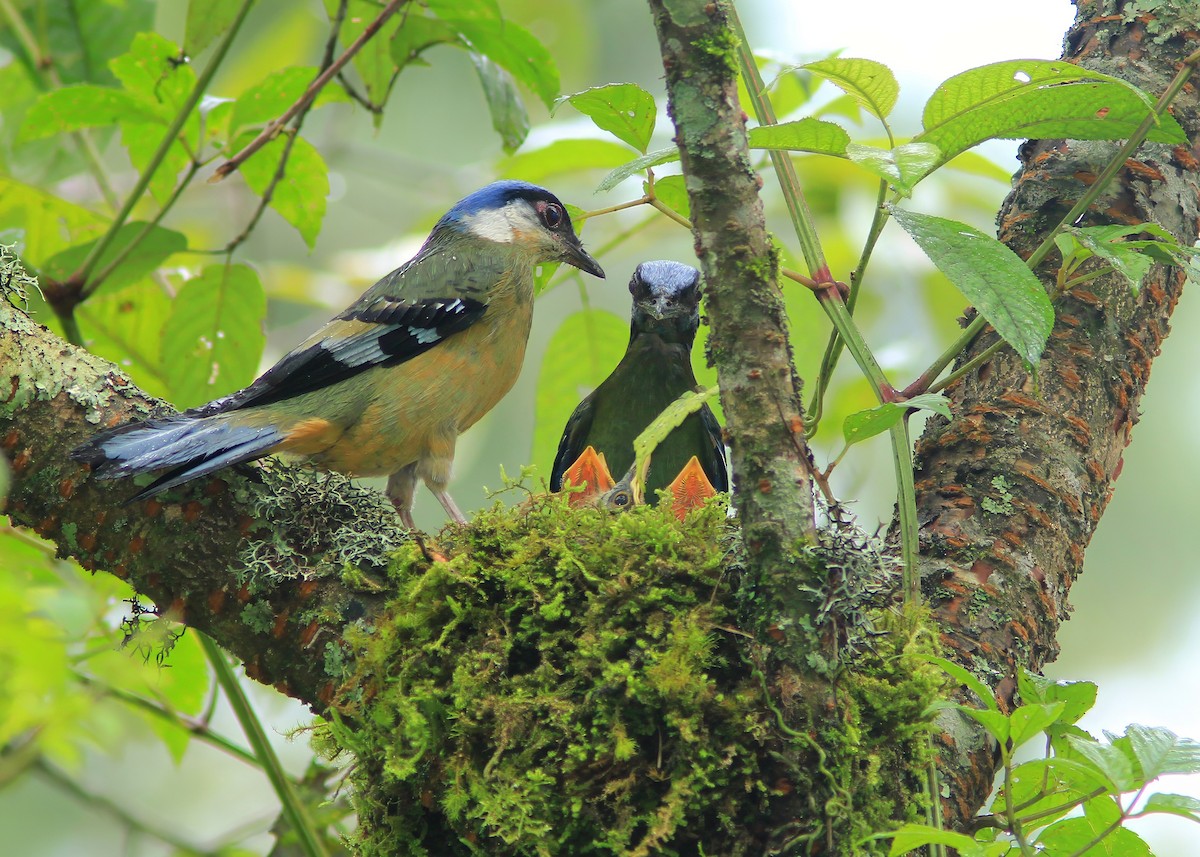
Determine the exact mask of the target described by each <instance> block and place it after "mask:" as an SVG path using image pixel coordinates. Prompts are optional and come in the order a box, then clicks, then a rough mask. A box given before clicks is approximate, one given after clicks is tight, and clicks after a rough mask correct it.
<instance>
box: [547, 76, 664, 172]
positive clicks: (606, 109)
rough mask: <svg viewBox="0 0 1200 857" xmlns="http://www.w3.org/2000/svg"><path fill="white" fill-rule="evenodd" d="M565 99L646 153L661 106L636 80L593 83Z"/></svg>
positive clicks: (621, 138)
mask: <svg viewBox="0 0 1200 857" xmlns="http://www.w3.org/2000/svg"><path fill="white" fill-rule="evenodd" d="M559 100H560V102H561V101H567V102H570V104H571V106H572V107H574V108H575V109H576V110H578V111H579V112H580V113H582V114H583V115H585V116H587V117H588V118H590V119H591V120H592V122H594V123H595V124H596V127H597V128H600V129H601V130H603V131H607V132H608V133H610V134H612V135H613V136H614V137H616V138H617V139H618V140H621V141H622V142H625V143H628V144H629V145H631V146H633V148H635V149H637V150H638V151H639V152H641V153H642V154H645V153H646V149H647V148H648V147H649V145H650V138H651V136H653V134H654V124H655V122H656V120H657V116H658V108H657V107H656V106H655V104H654V96H653V95H651V94H650V93H649V92H647V91H646V90H644V89H642V88H641V87H640V86H638V85H637V84H636V83H610V84H607V85H605V86H593V87H592V88H591V89H585V90H583V91H582V92H576V93H575V94H573V95H568V96H565V97H564V98H562V99H559Z"/></svg>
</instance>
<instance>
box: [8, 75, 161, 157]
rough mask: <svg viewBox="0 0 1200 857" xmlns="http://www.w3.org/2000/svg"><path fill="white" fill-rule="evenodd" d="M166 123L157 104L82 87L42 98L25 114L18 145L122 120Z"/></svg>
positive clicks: (113, 91)
mask: <svg viewBox="0 0 1200 857" xmlns="http://www.w3.org/2000/svg"><path fill="white" fill-rule="evenodd" d="M138 118H141V119H144V120H146V121H148V122H157V123H160V124H161V123H162V122H163V121H164V120H163V116H162V113H161V111H160V110H159V109H158V105H157V104H153V103H150V102H147V101H146V100H145V99H143V98H141V97H140V96H138V95H134V94H132V93H129V92H125V91H124V90H120V89H110V88H108V87H104V86H92V85H91V84H88V83H80V84H76V85H74V86H64V87H63V88H62V89H54V90H51V91H50V92H46V93H44V94H43V95H41V96H40V97H39V98H38V100H37V101H35V102H34V103H33V106H32V107H30V108H29V110H28V112H27V113H26V114H25V121H24V122H22V123H21V129H20V131H18V132H17V141H18V142H21V143H26V142H29V141H30V140H40V139H42V138H43V137H50V136H53V135H54V134H62V133H65V132H69V131H78V130H79V129H80V128H94V127H97V126H99V127H108V126H110V125H115V124H116V123H117V122H118V121H119V120H128V119H138Z"/></svg>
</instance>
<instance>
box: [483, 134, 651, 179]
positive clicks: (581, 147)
mask: <svg viewBox="0 0 1200 857" xmlns="http://www.w3.org/2000/svg"><path fill="white" fill-rule="evenodd" d="M628 158H629V149H628V148H626V147H625V146H623V145H621V144H620V143H616V142H614V141H612V140H593V139H588V138H572V139H567V140H555V141H554V142H553V143H550V144H548V145H546V146H542V147H541V148H540V149H531V150H528V151H524V152H521V153H519V154H516V155H513V156H512V157H511V158H509V159H508V160H506V161H503V162H501V164H500V167H499V169H500V172H501V173H502V174H503V175H505V176H512V177H514V178H522V179H524V180H526V181H531V182H540V181H541V180H543V179H545V178H546V177H548V176H553V175H559V174H562V173H574V172H578V171H579V170H596V169H603V170H611V169H612V168H613V167H616V166H620V165H621V164H623V163H625V162H626V160H628Z"/></svg>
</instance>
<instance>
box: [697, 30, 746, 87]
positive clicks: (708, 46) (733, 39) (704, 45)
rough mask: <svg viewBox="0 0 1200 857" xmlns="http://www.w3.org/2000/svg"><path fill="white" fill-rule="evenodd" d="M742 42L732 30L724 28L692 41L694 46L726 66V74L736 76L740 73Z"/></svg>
mask: <svg viewBox="0 0 1200 857" xmlns="http://www.w3.org/2000/svg"><path fill="white" fill-rule="evenodd" d="M740 44H741V42H739V41H738V38H737V36H735V35H734V34H733V31H732V30H730V29H728V28H722V29H719V30H717V31H716V32H715V33H714V34H713V35H712V36H710V37H707V38H703V39H697V40H696V41H695V42H692V47H694V48H696V50H698V51H700V52H701V53H702V54H704V55H705V56H706V57H709V58H711V59H712V60H714V61H715V62H716V63H718V64H719V65H720V66H721V67H723V68H724V71H725V73H726V74H728V75H731V76H734V77H736V76H737V73H738V57H737V51H738V46H739V45H740Z"/></svg>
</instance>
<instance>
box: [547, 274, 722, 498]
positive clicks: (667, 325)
mask: <svg viewBox="0 0 1200 857" xmlns="http://www.w3.org/2000/svg"><path fill="white" fill-rule="evenodd" d="M629 292H630V294H631V295H632V296H633V312H632V315H631V318H630V323H629V345H628V346H627V347H626V349H625V356H624V357H622V358H621V362H620V363H619V364H617V367H616V368H615V369H613V371H612V374H610V375H609V376H608V377H607V378H606V379H604V381H603V382H602V383H601V384H600V386H599V387H597V388H596V389H595V390H594V391H593V392H592V393H591V395H589V396H588V397H587V398H586V399H584V400H583V401H582V402H580V403H579V406H578V407H577V408H575V412H574V413H572V414H571V417H570V419H568V420H567V425H566V428H565V429H564V430H563V436H562V440H561V441H560V442H559V444H558V455H557V456H556V457H555V459H554V468H553V470H552V472H551V475H550V490H552V491H561V490H562V488H563V481H564V477H566V478H567V481H569V482H571V483H572V484H574V485H581V484H583V483H585V482H586V483H587V484H588V489H587V491H586V492H585V496H593V495H598V494H603V493H605V492H607V491H609V490H610V489H613V487H614V480H613V478H612V474H618V473H626V472H627V471H628V470H630V468H632V466H633V463H634V451H633V441H634V439H635V438H636V437H637V436H638V435H639V434H641V432H642V431H643V430H644V429H645V428H646V426H648V425H649V424H650V423H651V422H652V421H653V420H654V418H655V417H657V416H658V415H659V414H660V413H662V411H663V409H665V408H666V407H667V406H668V405H670V404H671V403H672V402H673V401H675V400H676V399H677V398H679V396H680V395H682V394H683V393H685V392H687V391H689V390H695V388H696V376H695V375H694V374H693V373H692V362H691V353H692V343H693V341H694V340H695V338H696V330H697V328H698V327H699V324H700V308H699V305H700V272H699V271H697V270H696V269H695V268H692V267H689V266H688V265H683V264H680V263H679V262H643V263H642V264H640V265H638V267H637V270H636V271H634V273H633V278H632V279H631V280H630V281H629ZM589 448H590V451H589ZM693 458H695V459H696V463H695V465H692V466H691V467H689V463H690V461H691V459H693ZM697 474H698V475H699V476H700V477H701V478H702V479H703V480H704V481H705V482H706V483H707V485H708V488H707V495H708V496H711V494H712V493H715V492H716V491H727V490H729V475H728V472H727V470H726V467H725V446H724V443H723V442H722V440H721V427H720V426H719V425H718V424H717V419H716V417H715V416H713V412H712V410H711V409H710V408H709V407H708V406H707V405H704V406H703V407H702V408H701V409H700V410H699V411H697V412H696V413H694V414H691V415H690V416H688V417H687V419H685V420H684V421H683V423H682V424H681V425H680V426H679V427H678V428H677V429H675V430H674V431H672V432H671V433H670V434H669V435H667V437H666V438H665V439H664V440H663V442H662V443H661V444H660V445H659V446H658V448H657V449H656V450H655V451H654V454H653V461H652V463H651V465H650V470H649V473H648V475H647V477H646V484H645V485H644V486H642V485H639V486H637V489H638V490H637V491H635V492H634V494H639V493H641V492H642V491H644V494H645V496H646V497H648V498H649V499H650V501H651V502H654V501H655V500H656V499H657V491H658V490H659V489H662V488H669V489H671V490H672V493H673V494H674V493H675V492H676V489H679V490H681V491H684V492H689V491H695V490H697V483H696V477H697ZM631 476H632V474H629V475H628V476H627V477H626V480H622V481H623V482H624V481H627V480H628V479H630V477H631ZM680 480H682V481H680ZM701 490H702V489H701ZM612 497H613V498H614V500H615V502H613V501H610V500H604V501H603V502H604V503H605V504H606V505H610V506H617V507H620V506H623V505H629V503H631V502H640V498H635V497H634V496H633V495H630V497H628V498H627V496H626V493H625V492H624V490H618V491H617V493H616V494H614V495H612ZM701 499H702V498H701ZM622 501H627V502H622ZM693 505H694V504H693Z"/></svg>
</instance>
